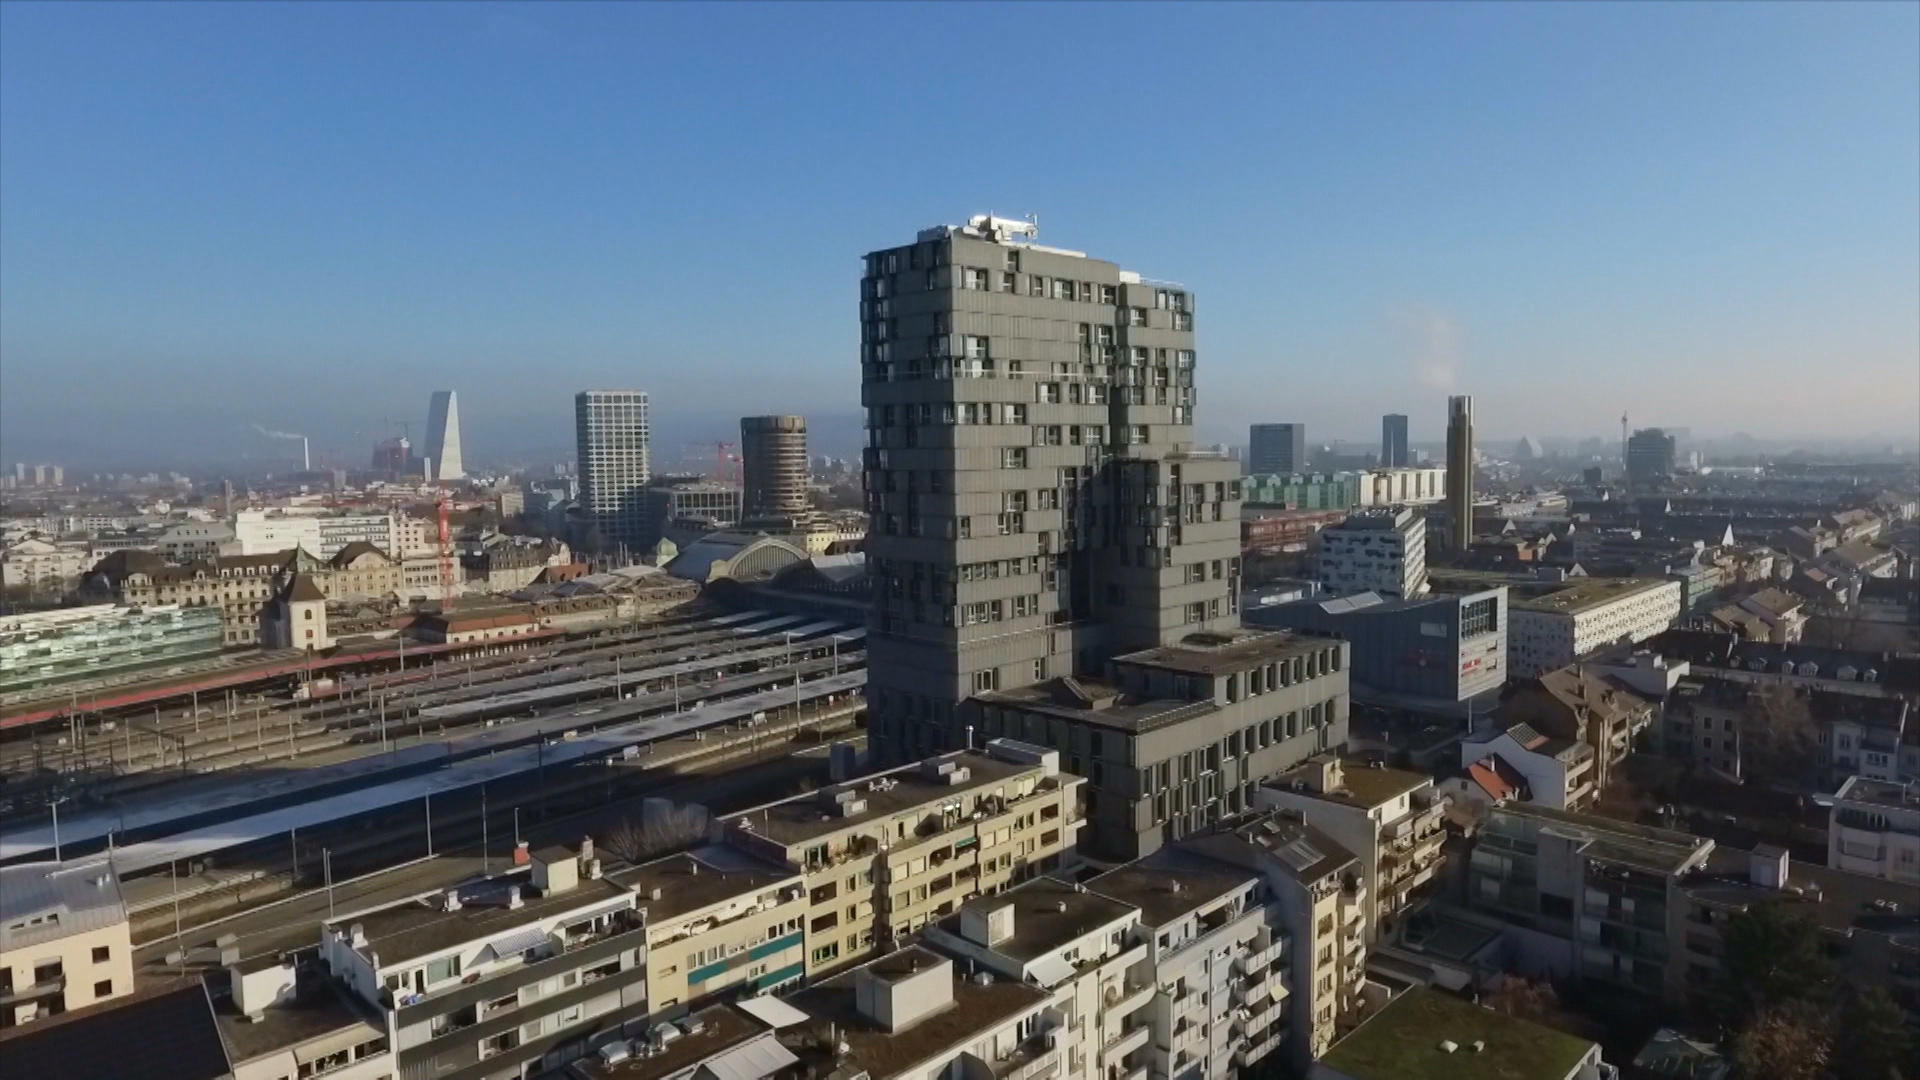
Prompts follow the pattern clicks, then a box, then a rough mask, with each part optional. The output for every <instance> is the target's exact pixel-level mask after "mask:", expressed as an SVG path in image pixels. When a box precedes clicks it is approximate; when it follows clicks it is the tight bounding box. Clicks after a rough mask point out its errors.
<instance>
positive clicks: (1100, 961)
mask: <svg viewBox="0 0 1920 1080" xmlns="http://www.w3.org/2000/svg"><path fill="white" fill-rule="evenodd" d="M925 941H926V944H927V945H929V946H931V947H933V948H936V949H939V950H941V951H943V952H946V953H950V954H952V955H954V956H956V957H959V958H961V959H964V960H966V961H967V962H968V966H969V968H972V969H974V970H983V971H989V972H992V973H993V974H994V975H995V976H997V977H999V978H1004V979H1009V980H1012V981H1014V982H1020V983H1025V984H1027V985H1029V986H1037V987H1039V988H1040V989H1042V990H1044V991H1046V992H1047V993H1048V994H1050V995H1051V1000H1050V1001H1049V1002H1048V1007H1049V1013H1050V1015H1055V1016H1058V1017H1059V1018H1060V1022H1059V1024H1058V1025H1057V1026H1056V1027H1055V1028H1054V1030H1055V1031H1056V1032H1057V1033H1058V1036H1059V1039H1060V1040H1061V1041H1062V1042H1063V1043H1064V1045H1063V1046H1061V1047H1059V1049H1060V1051H1061V1052H1062V1058H1061V1061H1062V1064H1063V1065H1064V1066H1065V1069H1066V1075H1068V1076H1122V1075H1125V1074H1127V1073H1129V1072H1133V1071H1135V1070H1137V1069H1139V1068H1141V1067H1142V1065H1143V1063H1144V1062H1145V1061H1146V1058H1147V1056H1148V1050H1149V1048H1148V1043H1149V1041H1150V1040H1151V1038H1152V1035H1153V1025H1152V1024H1151V1022H1150V1021H1149V1012H1148V1006H1150V1005H1151V1004H1152V1003H1153V1000H1154V998H1155V996H1156V989H1155V986H1154V983H1153V980H1152V979H1151V978H1150V977H1149V972H1148V968H1147V963H1146V960H1147V949H1148V946H1147V944H1146V943H1145V939H1144V932H1143V931H1142V929H1141V926H1140V912H1139V910H1138V909H1137V908H1135V907H1133V906H1132V905H1131V904H1127V903H1123V902H1121V901H1119V900H1115V899H1113V898H1111V897H1107V896H1102V895H1100V894H1099V893H1098V892H1095V891H1093V890H1091V889H1089V888H1087V887H1086V886H1085V885H1078V884H1073V883H1069V882H1065V881H1061V880H1058V879H1055V878H1037V879H1035V880H1033V881H1030V882H1028V883H1026V884H1025V885H1021V886H1019V887H1017V888H1014V889H1012V890H1010V891H1008V892H1004V893H1001V894H1000V895H998V896H982V897H978V898H976V899H973V900H969V901H967V902H966V903H965V904H963V905H961V907H960V910H959V911H958V912H956V913H955V914H953V915H950V916H948V917H947V918H945V919H942V920H941V921H940V922H938V923H935V924H932V925H930V926H928V927H927V931H926V937H925Z"/></svg>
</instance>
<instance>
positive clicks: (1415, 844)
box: [1256, 754, 1448, 942]
mask: <svg viewBox="0 0 1920 1080" xmlns="http://www.w3.org/2000/svg"><path fill="white" fill-rule="evenodd" d="M1256 798H1257V800H1258V801H1259V802H1260V803H1261V804H1262V805H1265V806H1269V807H1277V808H1280V809H1283V810H1291V811H1295V812H1297V813H1299V814H1300V815H1302V816H1303V817H1304V818H1305V819H1306V821H1307V823H1308V824H1309V825H1312V826H1313V827H1314V828H1316V829H1318V830H1320V831H1321V832H1323V833H1325V834H1327V835H1328V836H1330V837H1332V838H1333V839H1334V840H1336V841H1338V842H1339V844H1340V845H1341V846H1342V847H1344V848H1346V849H1347V850H1348V851H1351V852H1353V854H1354V856H1355V857H1356V858H1357V859H1358V860H1359V862H1360V876H1361V880H1362V881H1364V882H1365V884H1366V902H1365V903H1364V904H1363V905H1362V907H1363V909H1364V913H1365V916H1366V935H1367V941H1369V942H1373V941H1376V940H1378V939H1379V935H1380V929H1381V923H1382V922H1383V921H1384V920H1388V919H1391V918H1392V917H1393V916H1395V915H1398V914H1399V913H1400V912H1401V911H1403V910H1405V909H1406V906H1407V903H1408V901H1409V900H1410V899H1411V898H1412V896H1413V893H1414V890H1416V889H1418V888H1420V887H1421V886H1423V885H1425V884H1427V883H1428V882H1430V881H1432V880H1433V878H1434V876H1435V875H1436V874H1437V873H1438V872H1439V865H1440V846H1441V844H1442V842H1444V841H1445V840H1446V835H1447V830H1446V808H1447V803H1448V799H1447V797H1446V796H1444V795H1441V794H1439V793H1438V792H1436V791H1434V788H1433V777H1431V776H1428V775H1427V774H1426V773H1418V772H1411V771H1408V770H1406V769H1389V768H1384V767H1381V766H1378V765H1376V764H1374V763H1372V762H1368V761H1359V760H1353V759H1346V760H1343V759H1341V758H1338V757H1335V756H1333V755H1331V754H1321V755H1319V756H1316V757H1314V758H1311V759H1309V760H1308V761H1307V762H1306V764H1304V765H1302V766H1300V767H1299V768H1297V769H1293V770H1291V771H1289V772H1286V773H1282V774H1281V775H1280V776H1279V777H1278V778H1277V779H1275V780H1274V781H1273V782H1272V783H1270V784H1268V785H1267V786H1266V787H1264V788H1262V789H1260V791H1259V792H1258V793H1257V794H1256Z"/></svg>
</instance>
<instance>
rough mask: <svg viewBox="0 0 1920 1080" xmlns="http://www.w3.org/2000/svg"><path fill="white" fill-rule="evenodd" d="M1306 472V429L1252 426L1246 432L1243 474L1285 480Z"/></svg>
mask: <svg viewBox="0 0 1920 1080" xmlns="http://www.w3.org/2000/svg"><path fill="white" fill-rule="evenodd" d="M1306 471H1307V425H1305V424H1254V425H1252V426H1251V427H1249V428H1248V429H1247V474H1248V475H1250V476H1265V475H1268V474H1269V473H1271V474H1276V475H1279V476H1288V475H1291V474H1293V473H1303V472H1306Z"/></svg>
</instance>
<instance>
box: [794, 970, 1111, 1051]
mask: <svg viewBox="0 0 1920 1080" xmlns="http://www.w3.org/2000/svg"><path fill="white" fill-rule="evenodd" d="M1051 1000H1052V997H1051V995H1050V994H1048V992H1047V991H1046V990H1043V989H1041V988H1040V987H1037V986H1029V985H1027V984H1025V983H1022V982H1019V981H1016V980H1013V979H1005V978H999V977H997V976H995V975H994V974H993V973H992V972H985V971H975V972H973V973H972V974H969V973H968V972H967V971H966V970H965V969H964V968H963V967H962V966H961V965H959V964H956V963H954V961H953V960H952V959H951V958H949V957H945V956H941V955H939V954H938V953H935V952H932V951H931V950H928V949H925V948H922V947H920V946H918V945H915V946H910V947H907V948H904V949H900V950H899V951H897V952H892V953H889V954H887V955H886V956H882V957H880V958H879V959H876V960H872V961H870V962H868V963H866V964H864V965H862V966H861V967H858V968H855V969H854V970H852V971H848V972H844V973H842V974H839V975H836V976H834V977H832V978H830V979H827V980H826V981H824V982H821V983H819V984H817V985H814V986H810V987H808V988H807V989H805V990H802V991H800V992H799V993H797V994H794V995H792V996H790V997H788V998H786V999H785V1002H784V1003H785V1004H786V1005H788V1006H790V1007H792V1008H793V1009H794V1010H796V1011H797V1012H798V1013H799V1014H800V1023H801V1024H803V1025H805V1026H806V1027H809V1028H812V1029H814V1030H817V1031H823V1032H827V1033H829V1034H830V1036H831V1038H830V1039H821V1038H815V1039H812V1040H809V1041H808V1044H807V1045H804V1046H802V1047H801V1054H800V1058H801V1061H802V1063H803V1065H802V1067H803V1069H804V1072H803V1073H802V1074H801V1075H805V1076H819V1077H845V1078H848V1080H851V1078H853V1077H858V1076H865V1077H868V1078H869V1080H937V1078H941V1077H970V1078H975V1080H986V1078H992V1080H1054V1078H1055V1077H1066V1076H1070V1075H1074V1074H1070V1073H1067V1072H1066V1071H1065V1065H1064V1063H1063V1061H1062V1059H1063V1057H1064V1056H1065V1050H1064V1049H1063V1048H1064V1047H1065V1045H1066V1041H1065V1040H1064V1039H1063V1038H1062V1037H1061V1032H1060V1031H1059V1021H1058V1019H1057V1018H1050V1017H1049V1016H1048V1015H1047V1014H1048V1012H1049V1002H1050V1001H1051Z"/></svg>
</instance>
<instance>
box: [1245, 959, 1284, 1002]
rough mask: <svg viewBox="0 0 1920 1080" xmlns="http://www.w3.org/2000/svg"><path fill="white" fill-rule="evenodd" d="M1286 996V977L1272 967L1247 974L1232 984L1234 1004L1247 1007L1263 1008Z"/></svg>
mask: <svg viewBox="0 0 1920 1080" xmlns="http://www.w3.org/2000/svg"><path fill="white" fill-rule="evenodd" d="M1286 996H1287V983H1286V979H1285V978H1284V977H1283V975H1282V973H1281V972H1280V971H1278V970H1274V969H1269V970H1267V971H1263V972H1261V973H1259V974H1257V975H1249V976H1247V977H1246V978H1244V979H1241V980H1239V981H1238V982H1236V983H1234V985H1233V1001H1234V1004H1236V1005H1245V1006H1247V1007H1248V1008H1249V1009H1264V1008H1265V1007H1266V1006H1267V1005H1269V1004H1272V1003H1275V1002H1278V1001H1281V1000H1284V999H1285V998H1286Z"/></svg>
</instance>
